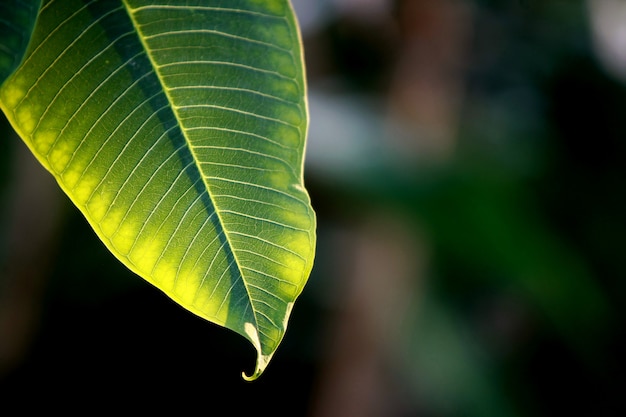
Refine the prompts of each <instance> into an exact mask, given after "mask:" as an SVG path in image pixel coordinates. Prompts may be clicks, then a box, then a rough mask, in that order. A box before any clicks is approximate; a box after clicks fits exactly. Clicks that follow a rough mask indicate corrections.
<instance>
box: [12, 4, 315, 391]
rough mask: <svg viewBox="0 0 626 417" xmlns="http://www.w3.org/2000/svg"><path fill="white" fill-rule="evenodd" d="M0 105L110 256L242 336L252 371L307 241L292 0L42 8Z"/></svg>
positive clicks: (293, 284)
mask: <svg viewBox="0 0 626 417" xmlns="http://www.w3.org/2000/svg"><path fill="white" fill-rule="evenodd" d="M0 103H1V105H2V109H3V111H4V112H5V113H6V115H7V117H8V118H9V120H10V121H11V123H12V124H13V126H14V127H15V129H16V130H17V132H18V133H19V134H20V136H21V137H22V138H23V139H24V141H25V142H26V144H27V145H28V146H29V148H30V149H31V150H32V152H33V153H34V154H35V155H36V156H37V158H38V159H39V160H40V161H41V163H42V164H43V165H44V166H45V167H46V168H47V169H48V170H49V171H50V172H51V173H52V174H53V175H54V176H55V178H56V179H57V181H58V182H59V184H60V186H61V188H62V189H63V190H64V191H65V192H66V193H67V195H68V196H69V197H70V198H71V200H72V201H73V202H74V204H75V205H76V206H77V207H78V208H79V209H80V210H81V211H82V213H83V214H84V215H85V217H86V218H87V220H88V221H89V223H90V224H91V226H92V227H93V228H94V230H95V232H96V233H97V234H98V236H99V237H100V238H101V239H102V241H103V242H104V243H105V244H106V246H107V247H108V248H109V249H110V250H111V252H112V253H113V254H114V255H115V256H116V257H117V258H119V259H120V261H121V262H123V263H124V264H125V265H127V266H128V268H130V269H131V270H132V271H134V272H136V273H137V274H138V275H140V276H141V277H143V278H145V279H146V280H147V281H149V282H151V283H153V284H154V285H155V286H156V287H158V288H160V289H161V290H163V291H164V292H165V293H166V294H167V295H168V296H170V297H171V298H172V299H174V300H176V301H177V302H178V303H180V304H181V305H182V306H184V307H185V308H187V309H188V310H190V311H192V312H193V313H195V314H197V315H199V316H201V317H204V318H206V319H207V320H210V321H211V322H214V323H217V324H219V325H221V326H225V327H227V328H229V329H232V330H234V331H236V332H238V333H239V334H241V335H242V336H244V337H246V338H247V339H248V340H249V341H250V342H251V343H252V344H253V345H254V347H255V348H256V350H257V352H258V358H257V364H256V369H255V371H254V373H253V374H252V375H250V376H246V378H249V379H254V378H256V377H258V376H259V375H260V374H261V373H262V372H263V370H264V369H265V368H266V366H267V364H268V362H269V361H270V359H271V357H272V355H273V354H274V352H275V351H276V349H277V347H278V346H279V344H280V342H281V340H282V338H283V336H284V333H285V329H286V326H287V321H288V318H289V314H290V312H291V309H292V306H293V303H294V302H295V300H296V298H297V297H298V296H299V295H300V293H301V291H302V290H303V287H304V285H305V283H306V281H307V279H308V277H309V274H310V271H311V268H312V263H313V258H314V251H315V239H316V238H315V214H314V212H313V210H312V208H311V204H310V200H309V196H308V194H307V192H306V190H305V188H304V184H303V158H304V149H305V140H306V132H307V124H308V114H307V104H306V84H305V79H304V68H303V60H302V51H301V43H300V36H299V32H298V27H297V23H296V21H295V17H294V14H293V11H292V9H291V5H290V3H289V1H288V0H272V1H267V0H230V1H223V0H204V1H202V0H197V1H187V2H184V5H183V2H177V1H166V0H161V1H139V0H128V1H117V0H116V1H102V0H100V1H76V0H52V1H47V2H44V5H43V7H42V9H41V13H40V16H39V19H38V21H37V25H36V27H35V32H34V34H33V40H32V42H31V44H30V46H29V49H28V51H27V54H26V57H25V59H24V61H23V64H22V65H21V66H20V67H19V68H18V69H17V70H16V72H15V73H14V74H13V75H12V76H11V77H10V78H9V79H8V80H7V82H6V83H5V84H4V85H3V86H2V89H1V90H0Z"/></svg>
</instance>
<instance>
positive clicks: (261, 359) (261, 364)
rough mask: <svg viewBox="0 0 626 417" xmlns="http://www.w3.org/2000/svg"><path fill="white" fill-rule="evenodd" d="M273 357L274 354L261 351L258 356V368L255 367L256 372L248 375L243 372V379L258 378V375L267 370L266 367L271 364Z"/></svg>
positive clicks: (252, 379)
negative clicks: (264, 353)
mask: <svg viewBox="0 0 626 417" xmlns="http://www.w3.org/2000/svg"><path fill="white" fill-rule="evenodd" d="M271 358H272V355H263V354H261V353H259V354H258V356H257V360H256V368H255V369H254V373H252V375H247V374H246V373H245V372H242V373H241V376H242V377H243V379H245V380H246V381H254V380H256V379H257V378H258V377H260V376H261V374H262V373H263V371H265V368H267V365H268V364H269V362H270V359H271Z"/></svg>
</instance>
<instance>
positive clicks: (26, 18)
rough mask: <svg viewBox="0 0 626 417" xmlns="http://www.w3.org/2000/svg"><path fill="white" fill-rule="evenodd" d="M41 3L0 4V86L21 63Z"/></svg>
mask: <svg viewBox="0 0 626 417" xmlns="http://www.w3.org/2000/svg"><path fill="white" fill-rule="evenodd" d="M40 4H41V1H37V0H31V1H22V0H2V2H0V84H2V82H3V81H4V80H5V79H6V78H7V77H8V76H9V75H10V74H11V73H12V72H13V70H15V68H17V66H18V65H19V64H20V62H21V61H22V57H23V56H24V52H25V51H26V47H27V45H28V41H29V39H30V35H31V33H32V31H33V26H34V25H35V20H36V19H37V11H38V10H39V6H40Z"/></svg>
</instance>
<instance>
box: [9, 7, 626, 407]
mask: <svg viewBox="0 0 626 417" xmlns="http://www.w3.org/2000/svg"><path fill="white" fill-rule="evenodd" d="M293 4H294V7H295V9H296V12H297V15H298V18H299V21H300V24H301V29H302V36H303V41H304V48H305V58H306V65H307V77H308V81H309V94H310V96H309V104H310V115H311V124H310V131H309V138H308V147H307V157H306V158H307V159H306V167H305V180H306V185H307V188H308V189H309V191H310V193H311V198H312V202H313V206H314V208H315V209H316V212H317V215H318V226H319V228H318V249H317V255H316V262H315V266H314V269H313V273H312V275H311V277H310V279H309V282H308V284H307V287H306V288H305V290H304V293H303V294H302V296H301V297H300V298H299V299H298V301H297V302H296V305H295V308H294V310H293V313H292V317H291V320H290V324H289V329H288V331H287V334H286V336H285V339H284V341H283V344H282V345H281V347H280V348H279V349H278V351H277V353H276V355H275V356H274V359H273V361H272V363H271V364H270V366H269V367H268V369H267V371H266V372H265V373H264V374H263V375H262V376H261V378H260V379H259V380H257V381H255V382H253V383H248V382H245V381H243V380H242V378H241V371H246V372H250V371H251V370H252V369H253V366H254V360H255V352H254V350H253V348H252V346H251V345H249V344H248V342H247V341H245V340H244V339H243V338H241V337H240V336H238V335H236V334H234V333H232V332H230V331H228V330H225V329H222V328H218V327H217V326H214V325H213V324H210V323H207V322H205V321H203V320H202V319H199V318H198V317H196V316H194V315H192V314H191V313H188V312H187V311H185V310H183V309H182V308H181V307H179V306H178V305H176V304H174V303H173V302H172V301H170V300H169V299H168V298H167V297H166V296H164V295H163V294H162V293H161V292H160V291H158V290H156V289H155V288H154V287H152V286H151V285H149V284H147V283H146V282H144V281H143V280H142V279H140V278H139V277H137V276H135V275H133V274H131V273H130V272H128V271H127V270H126V269H125V268H124V267H123V266H122V265H121V264H120V263H119V262H118V261H117V260H115V259H114V258H113V257H112V255H110V254H109V253H108V252H107V251H106V249H105V248H104V246H103V245H102V244H101V243H100V242H99V240H98V239H97V237H96V236H95V234H94V233H93V232H92V231H91V229H90V228H89V227H88V226H87V224H86V222H85V221H84V219H83V218H82V217H81V216H80V214H79V213H78V211H77V210H75V209H74V208H73V207H72V206H71V205H70V204H69V201H68V200H67V198H66V197H65V196H64V195H62V194H61V192H60V191H59V190H57V187H56V185H55V184H54V182H53V180H52V179H51V178H49V176H48V174H46V173H44V172H43V169H42V168H40V167H39V166H38V165H37V163H36V162H35V161H34V159H33V157H32V156H30V155H29V154H28V152H27V151H26V148H25V146H24V145H23V144H22V143H21V142H20V140H19V138H17V137H15V136H14V134H13V133H12V131H11V129H10V126H9V125H8V124H7V122H6V121H5V120H2V122H1V126H0V132H1V133H2V136H3V138H2V140H1V141H0V158H1V160H0V199H1V204H0V272H1V273H0V414H2V415H15V414H11V413H5V412H4V411H7V410H12V409H18V410H20V414H24V413H25V412H26V411H28V410H30V409H32V410H35V409H38V408H39V407H40V406H41V405H42V402H41V401H38V399H39V398H41V396H42V395H49V394H52V396H48V397H46V398H47V399H46V401H45V407H46V410H47V411H50V410H58V411H70V412H71V411H82V412H83V413H88V412H89V410H90V409H91V408H93V407H97V409H98V410H103V409H110V410H118V409H121V407H125V408H127V407H129V406H132V407H136V408H135V409H138V410H142V411H146V412H148V411H155V410H158V411H161V412H164V411H165V410H167V408H165V407H168V406H171V407H174V408H173V409H175V410H176V411H177V412H178V414H182V413H184V412H186V411H196V412H198V411H200V412H204V413H206V414H209V415H211V414H218V415H220V412H216V410H226V412H227V413H228V414H230V415H243V414H244V413H246V414H247V413H260V414H268V415H269V414H271V415H274V416H276V415H279V416H292V417H296V416H307V417H413V416H415V417H490V416H494V417H495V416H507V417H508V416H514V417H526V416H529V417H530V416H533V417H538V416H555V415H564V416H565V415H567V416H622V415H626V406H625V404H624V403H625V400H624V398H623V396H624V392H626V391H625V389H626V384H625V382H624V378H625V377H624V375H626V373H625V372H626V367H625V366H624V361H623V355H624V352H625V348H626V333H625V331H624V327H623V323H624V317H625V312H626V261H625V259H626V258H625V256H624V254H623V248H624V243H623V242H624V236H626V216H625V213H626V195H625V190H624V185H623V180H624V179H625V178H626V177H625V175H626V163H625V161H626V141H625V138H626V88H625V87H626V84H625V83H626V2H624V1H622V0H588V1H583V0H548V1H546V0H293ZM24 398H27V400H24ZM85 404H87V406H85ZM13 407H17V408H13ZM85 407H89V408H87V409H86V408H85ZM221 413H224V412H221Z"/></svg>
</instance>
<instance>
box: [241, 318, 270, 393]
mask: <svg viewBox="0 0 626 417" xmlns="http://www.w3.org/2000/svg"><path fill="white" fill-rule="evenodd" d="M244 330H245V332H246V334H247V335H248V338H249V339H250V341H251V342H252V344H253V345H254V347H255V348H256V351H257V360H256V367H255V369H254V373H252V375H247V374H246V373H245V372H242V373H241V376H242V377H243V379H245V380H246V381H254V380H255V379H257V378H258V377H260V376H261V374H262V373H263V371H265V368H267V365H268V364H269V362H270V359H272V355H273V354H270V355H264V354H263V353H262V349H261V340H260V339H259V333H258V332H257V329H256V327H255V326H254V325H253V324H252V323H246V324H245V325H244Z"/></svg>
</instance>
